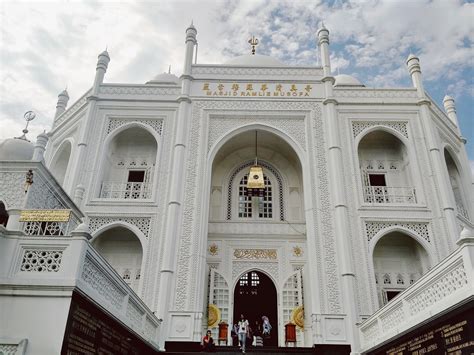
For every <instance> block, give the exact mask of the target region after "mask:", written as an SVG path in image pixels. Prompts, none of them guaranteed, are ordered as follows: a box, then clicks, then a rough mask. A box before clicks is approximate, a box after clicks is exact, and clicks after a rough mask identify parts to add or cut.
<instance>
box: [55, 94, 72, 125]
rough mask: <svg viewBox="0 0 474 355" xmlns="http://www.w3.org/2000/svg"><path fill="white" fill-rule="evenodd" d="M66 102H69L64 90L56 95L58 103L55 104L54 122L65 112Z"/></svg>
mask: <svg viewBox="0 0 474 355" xmlns="http://www.w3.org/2000/svg"><path fill="white" fill-rule="evenodd" d="M68 101H69V94H68V93H67V90H66V89H64V90H63V91H62V92H61V93H60V94H59V95H58V103H57V104H56V113H55V114H54V120H56V119H57V118H58V117H59V116H61V115H62V113H63V112H64V111H66V107H67V103H68Z"/></svg>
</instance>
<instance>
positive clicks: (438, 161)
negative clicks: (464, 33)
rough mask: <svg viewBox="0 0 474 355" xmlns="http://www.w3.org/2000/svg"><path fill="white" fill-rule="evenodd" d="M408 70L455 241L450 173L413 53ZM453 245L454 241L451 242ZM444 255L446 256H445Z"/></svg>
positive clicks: (448, 229) (418, 65)
mask: <svg viewBox="0 0 474 355" xmlns="http://www.w3.org/2000/svg"><path fill="white" fill-rule="evenodd" d="M406 63H407V66H408V71H409V73H410V75H411V79H412V82H413V86H414V87H415V88H416V92H417V94H418V98H419V100H418V105H419V106H420V119H421V123H422V127H423V131H424V134H425V140H426V145H427V146H428V150H429V154H430V160H431V165H432V168H433V177H434V183H435V184H436V185H438V190H439V193H440V202H441V208H442V211H443V217H444V218H445V220H446V222H445V224H446V227H447V232H448V235H449V239H450V240H451V241H455V240H457V239H458V236H459V232H458V227H457V223H456V210H455V208H454V201H453V200H452V198H451V192H450V189H451V183H450V181H449V180H448V173H447V171H446V164H445V162H444V156H443V154H442V152H440V150H439V147H438V144H437V142H436V131H435V126H434V123H433V122H432V119H431V115H430V105H431V102H430V100H429V99H428V98H427V97H426V94H425V89H424V87H423V80H422V77H421V67H420V60H419V58H418V57H415V56H414V55H413V54H410V55H409V56H408V59H407V62H406ZM450 245H452V243H451V244H450ZM446 249H447V250H446V254H445V255H447V253H449V252H450V251H452V250H450V247H449V245H448V246H446ZM445 255H444V256H445Z"/></svg>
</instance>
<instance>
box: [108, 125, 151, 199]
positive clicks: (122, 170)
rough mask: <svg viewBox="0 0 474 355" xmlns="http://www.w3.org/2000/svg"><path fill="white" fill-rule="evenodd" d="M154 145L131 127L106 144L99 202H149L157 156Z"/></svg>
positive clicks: (140, 129)
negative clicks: (132, 200)
mask: <svg viewBox="0 0 474 355" xmlns="http://www.w3.org/2000/svg"><path fill="white" fill-rule="evenodd" d="M157 149H158V145H157V141H156V139H155V137H154V136H153V135H152V134H151V133H150V132H148V131H147V130H146V129H145V128H143V127H141V126H137V125H132V126H130V127H128V128H125V129H123V130H121V131H120V132H118V133H117V134H116V135H115V136H113V138H112V139H111V140H110V141H109V142H108V144H106V148H105V153H104V159H103V164H102V181H101V187H100V197H101V198H113V199H149V198H151V197H152V191H153V189H152V186H153V180H154V171H155V165H156V156H157Z"/></svg>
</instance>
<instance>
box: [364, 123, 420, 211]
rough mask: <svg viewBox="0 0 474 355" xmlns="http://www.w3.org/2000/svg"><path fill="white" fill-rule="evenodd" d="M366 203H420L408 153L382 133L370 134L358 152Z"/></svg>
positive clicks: (404, 148) (379, 130)
mask: <svg viewBox="0 0 474 355" xmlns="http://www.w3.org/2000/svg"><path fill="white" fill-rule="evenodd" d="M357 152H358V156H359V164H360V172H361V178H362V189H363V196H364V202H366V203H405V204H406V203H409V204H412V203H417V194H416V190H415V186H414V185H415V184H414V180H413V176H412V173H411V168H410V159H409V153H408V149H407V147H406V146H405V144H404V143H403V142H402V141H401V140H400V139H399V138H398V137H396V136H395V135H394V134H391V133H389V132H386V131H384V130H382V129H377V130H375V131H372V132H369V133H367V134H366V135H365V136H364V137H363V138H362V139H361V140H360V142H359V145H358V148H357Z"/></svg>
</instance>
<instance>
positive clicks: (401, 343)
mask: <svg viewBox="0 0 474 355" xmlns="http://www.w3.org/2000/svg"><path fill="white" fill-rule="evenodd" d="M368 354H369V355H382V354H383V355H407V354H409V355H425V354H430V355H437V354H448V355H465V354H466V355H467V354H469V355H471V354H474V301H472V300H471V301H470V302H468V303H466V304H464V305H462V306H460V307H458V308H456V309H454V310H451V311H450V312H448V313H447V314H444V315H443V316H441V317H438V318H436V319H434V320H432V321H430V322H429V323H427V324H423V325H421V326H418V327H417V328H416V329H415V330H412V331H410V332H409V333H407V334H405V335H403V336H401V337H399V338H398V339H396V340H393V341H391V342H389V343H388V344H385V345H384V346H382V347H380V348H378V349H376V350H373V351H370V352H368Z"/></svg>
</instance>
